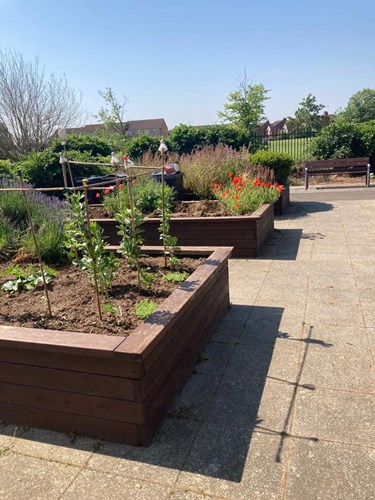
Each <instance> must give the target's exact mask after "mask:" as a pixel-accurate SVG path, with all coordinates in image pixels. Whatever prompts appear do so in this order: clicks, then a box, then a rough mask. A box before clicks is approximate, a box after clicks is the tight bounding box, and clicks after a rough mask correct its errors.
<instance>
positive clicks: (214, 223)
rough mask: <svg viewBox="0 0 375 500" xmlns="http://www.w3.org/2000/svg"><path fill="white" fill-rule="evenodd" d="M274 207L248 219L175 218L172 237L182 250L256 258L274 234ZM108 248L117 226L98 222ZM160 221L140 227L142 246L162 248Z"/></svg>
mask: <svg viewBox="0 0 375 500" xmlns="http://www.w3.org/2000/svg"><path fill="white" fill-rule="evenodd" d="M273 210H274V208H273V205H263V206H262V207H260V208H259V209H258V210H256V211H255V212H254V213H253V214H251V215H249V216H238V217H237V216H232V217H180V218H178V217H175V218H172V219H171V233H172V234H173V235H174V236H176V237H177V239H178V244H179V245H181V246H211V247H223V246H226V247H233V252H232V257H257V256H258V254H259V250H260V249H261V248H263V246H264V244H265V243H266V241H267V239H268V238H269V236H270V234H271V232H272V231H273V224H274V219H273ZM97 222H98V223H99V225H100V226H101V227H102V228H103V230H104V235H105V236H106V238H107V243H108V244H109V245H118V244H119V242H120V238H119V236H118V235H117V233H116V226H117V223H116V222H115V221H114V220H112V219H97ZM158 227H159V220H158V219H147V220H146V221H145V222H144V224H143V225H142V229H143V231H144V232H143V235H142V236H143V238H144V240H145V245H147V246H157V245H159V246H160V245H161V241H160V235H159V232H158Z"/></svg>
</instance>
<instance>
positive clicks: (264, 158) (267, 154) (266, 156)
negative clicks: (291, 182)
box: [249, 151, 294, 184]
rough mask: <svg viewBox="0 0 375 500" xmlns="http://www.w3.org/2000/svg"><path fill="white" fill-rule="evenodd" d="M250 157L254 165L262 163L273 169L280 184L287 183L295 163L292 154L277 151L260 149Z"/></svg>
mask: <svg viewBox="0 0 375 500" xmlns="http://www.w3.org/2000/svg"><path fill="white" fill-rule="evenodd" d="M249 159H250V162H251V163H252V164H253V165H262V166H263V167H268V168H270V169H272V170H273V171H274V175H275V179H276V182H278V183H279V184H285V183H286V181H287V179H288V177H289V175H290V172H291V169H292V166H293V164H294V160H293V158H292V157H291V156H290V155H288V154H287V153H281V152H277V151H258V152H257V153H254V154H251V155H250V157H249Z"/></svg>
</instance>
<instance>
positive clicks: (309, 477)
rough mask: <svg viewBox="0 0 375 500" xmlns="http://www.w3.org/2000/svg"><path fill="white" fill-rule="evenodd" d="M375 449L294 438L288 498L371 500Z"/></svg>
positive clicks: (295, 499) (293, 499)
mask: <svg viewBox="0 0 375 500" xmlns="http://www.w3.org/2000/svg"><path fill="white" fill-rule="evenodd" d="M374 484H375V449H374V448H366V447H358V446H348V445H344V444H340V443H332V442H326V441H318V442H314V441H305V440H298V439H295V440H292V446H291V460H290V464H289V469H288V486H287V491H286V497H285V498H286V499H288V500H301V499H310V498H311V499H314V500H315V499H316V500H342V499H344V498H345V499H352V500H371V499H373V498H374V496H375V495H374Z"/></svg>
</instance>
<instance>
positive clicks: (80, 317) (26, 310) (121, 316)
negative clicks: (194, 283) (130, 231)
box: [0, 257, 203, 335]
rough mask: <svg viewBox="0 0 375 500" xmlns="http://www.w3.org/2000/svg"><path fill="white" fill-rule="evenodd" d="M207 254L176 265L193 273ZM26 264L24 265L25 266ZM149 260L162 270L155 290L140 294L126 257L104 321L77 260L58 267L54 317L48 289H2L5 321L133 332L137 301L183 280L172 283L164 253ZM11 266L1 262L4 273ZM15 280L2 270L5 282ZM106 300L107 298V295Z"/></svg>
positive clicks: (0, 314) (0, 311)
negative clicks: (76, 265)
mask: <svg viewBox="0 0 375 500" xmlns="http://www.w3.org/2000/svg"><path fill="white" fill-rule="evenodd" d="M202 260H203V259H193V258H181V259H179V262H178V264H177V265H176V266H175V269H176V270H179V271H182V270H183V271H187V272H189V273H191V272H192V271H193V270H194V269H195V268H196V267H197V266H198V265H199V263H200V262H202ZM23 265H26V264H22V265H21V266H23ZM143 265H145V266H148V267H149V268H150V270H151V271H152V272H156V273H158V277H157V279H156V280H155V281H154V283H153V285H152V289H151V290H150V291H148V290H143V291H142V293H141V294H140V293H139V292H138V287H137V277H136V272H135V271H133V270H130V269H129V268H128V267H127V265H126V263H125V262H122V263H121V266H120V268H119V270H118V272H117V274H116V278H115V280H114V282H113V286H112V288H111V290H110V293H109V298H110V303H111V305H112V306H113V307H114V308H115V313H114V314H110V313H105V312H104V313H103V319H104V321H102V322H101V321H100V320H99V315H98V308H97V301H96V295H95V289H94V287H93V286H92V285H91V284H90V283H89V281H88V279H87V277H86V275H85V274H84V272H83V271H80V270H79V269H78V268H77V267H75V266H73V265H68V266H65V267H63V268H60V269H58V271H59V274H58V276H57V277H56V278H55V279H54V280H53V282H52V283H51V284H50V285H48V289H49V297H50V302H51V309H52V313H53V315H52V317H49V315H48V308H47V302H46V298H45V295H44V291H43V288H38V289H36V290H33V291H23V292H13V293H8V292H4V291H2V290H0V324H2V325H14V326H22V327H28V328H44V329H51V330H65V331H74V332H86V333H96V334H106V335H127V334H129V333H130V332H131V331H132V330H134V328H135V327H136V326H137V325H139V324H140V323H141V320H140V319H138V318H137V317H136V315H135V304H136V302H138V301H140V300H142V299H151V300H154V301H155V302H157V303H158V304H159V303H160V302H162V301H163V300H164V299H165V298H166V297H168V295H170V294H171V292H172V291H173V290H174V289H175V288H176V287H177V286H178V284H175V283H170V282H168V281H166V280H165V279H163V277H162V275H163V274H165V273H166V272H168V271H169V269H165V268H164V267H163V266H164V259H163V258H162V257H147V258H145V259H143ZM8 266H9V262H8V263H2V264H1V265H0V273H1V271H4V270H5V269H6V268H7V267H8ZM8 279H11V277H10V276H9V275H8V276H7V275H6V274H5V275H3V274H2V275H0V287H1V285H2V284H3V283H4V282H5V281H7V280H8ZM101 302H102V303H104V302H105V300H104V298H103V297H102V299H101Z"/></svg>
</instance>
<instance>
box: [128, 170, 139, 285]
mask: <svg viewBox="0 0 375 500" xmlns="http://www.w3.org/2000/svg"><path fill="white" fill-rule="evenodd" d="M126 184H127V187H128V194H129V206H130V217H131V231H132V238H133V241H135V223H134V198H133V190H132V179H131V177H130V176H129V177H128V178H127V182H126ZM135 265H136V267H137V281H138V290H139V291H141V290H142V284H141V268H140V265H139V261H138V258H137V260H136V264H135Z"/></svg>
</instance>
